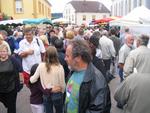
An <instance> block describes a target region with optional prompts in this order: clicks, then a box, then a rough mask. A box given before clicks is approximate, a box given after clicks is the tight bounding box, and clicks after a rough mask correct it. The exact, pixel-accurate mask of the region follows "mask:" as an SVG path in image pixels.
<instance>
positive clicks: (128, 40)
mask: <svg viewBox="0 0 150 113" xmlns="http://www.w3.org/2000/svg"><path fill="white" fill-rule="evenodd" d="M125 41H126V44H127V45H128V46H129V47H131V46H132V45H133V43H134V37H133V35H131V34H126V36H125Z"/></svg>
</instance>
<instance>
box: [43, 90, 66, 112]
mask: <svg viewBox="0 0 150 113" xmlns="http://www.w3.org/2000/svg"><path fill="white" fill-rule="evenodd" d="M43 100H44V108H45V113H54V111H53V107H54V108H55V110H56V113H63V93H52V94H50V95H44V96H43Z"/></svg>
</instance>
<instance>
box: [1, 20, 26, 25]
mask: <svg viewBox="0 0 150 113" xmlns="http://www.w3.org/2000/svg"><path fill="white" fill-rule="evenodd" d="M24 20H26V19H16V20H4V21H0V25H7V24H9V25H11V24H23V21H24Z"/></svg>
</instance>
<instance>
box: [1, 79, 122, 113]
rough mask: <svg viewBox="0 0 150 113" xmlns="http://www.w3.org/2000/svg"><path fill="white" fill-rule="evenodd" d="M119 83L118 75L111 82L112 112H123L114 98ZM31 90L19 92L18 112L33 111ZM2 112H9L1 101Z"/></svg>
mask: <svg viewBox="0 0 150 113" xmlns="http://www.w3.org/2000/svg"><path fill="white" fill-rule="evenodd" d="M118 85H119V78H118V77H116V78H115V79H114V80H112V81H111V83H110V89H111V97H112V110H111V113H121V110H119V109H117V108H116V102H115V101H114V99H113V95H114V91H115V89H116V87H117V86H118ZM29 95H30V93H29V90H28V89H27V88H26V87H24V88H23V90H22V91H21V92H19V93H18V98H17V113H32V112H31V108H30V104H29ZM0 113H7V112H6V109H5V107H4V106H3V105H2V104H1V103H0Z"/></svg>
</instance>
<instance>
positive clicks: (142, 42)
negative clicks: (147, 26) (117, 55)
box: [137, 34, 149, 46]
mask: <svg viewBox="0 0 150 113" xmlns="http://www.w3.org/2000/svg"><path fill="white" fill-rule="evenodd" d="M137 40H138V41H139V42H140V45H144V46H147V44H148V42H149V36H148V35H144V34H142V35H141V36H139V37H138V38H137Z"/></svg>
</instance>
